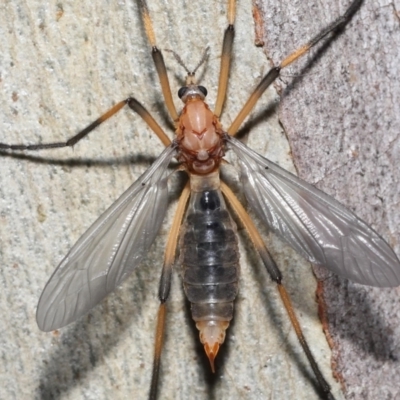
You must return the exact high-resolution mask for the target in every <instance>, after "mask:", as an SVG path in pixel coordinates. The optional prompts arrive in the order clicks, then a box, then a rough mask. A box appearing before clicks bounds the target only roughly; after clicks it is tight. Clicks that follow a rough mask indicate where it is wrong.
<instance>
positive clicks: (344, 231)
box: [227, 137, 400, 287]
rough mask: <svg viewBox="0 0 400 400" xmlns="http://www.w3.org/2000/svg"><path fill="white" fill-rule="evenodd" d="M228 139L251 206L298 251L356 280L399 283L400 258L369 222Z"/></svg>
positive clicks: (390, 283)
mask: <svg viewBox="0 0 400 400" xmlns="http://www.w3.org/2000/svg"><path fill="white" fill-rule="evenodd" d="M227 141H228V143H230V145H231V148H232V150H233V151H234V152H235V153H236V155H237V156H238V158H239V161H240V165H241V181H242V184H243V189H244V192H245V195H246V198H247V200H248V202H249V204H250V206H251V208H253V209H254V211H255V212H256V213H257V215H258V216H259V218H260V219H261V220H263V221H264V222H265V223H267V224H268V226H269V228H270V229H271V230H272V231H274V232H275V233H277V234H279V235H280V236H281V237H282V238H283V239H285V240H286V241H287V242H288V243H289V245H290V246H292V247H293V248H294V249H295V250H296V251H298V252H299V253H300V254H302V255H303V256H304V257H305V258H306V259H308V260H309V261H310V262H312V263H315V264H322V265H325V266H326V267H327V268H329V269H330V270H332V271H333V272H335V273H337V274H339V275H342V276H344V277H346V278H348V279H351V280H352V281H354V282H358V283H362V284H365V285H371V286H380V287H394V286H398V285H399V284H400V261H399V259H398V258H397V256H396V254H395V253H394V252H393V250H392V249H391V248H390V247H389V245H388V244H387V243H386V242H385V241H384V240H383V239H382V238H381V237H380V236H379V235H378V234H377V233H376V232H375V231H374V230H373V229H372V228H370V227H369V226H368V225H367V224H366V223H365V222H363V221H361V220H360V219H359V218H357V217H356V216H355V215H354V214H353V213H352V212H350V211H349V210H347V209H346V208H345V207H343V206H342V205H341V204H340V203H339V202H337V201H336V200H335V199H333V198H332V197H330V196H328V195H327V194H325V193H323V192H321V191H320V190H318V189H317V188H315V187H314V186H312V185H310V184H308V183H306V182H304V181H303V180H301V179H299V178H298V177H296V176H295V175H292V174H291V173H289V172H287V171H285V170H284V169H282V168H280V167H278V166H277V165H276V164H274V163H273V162H271V161H268V160H267V159H265V158H263V157H261V156H260V155H259V154H257V153H256V152H254V151H253V150H251V149H250V148H248V147H247V146H246V145H244V144H243V143H241V142H240V141H238V140H237V139H235V138H233V137H229V138H227Z"/></svg>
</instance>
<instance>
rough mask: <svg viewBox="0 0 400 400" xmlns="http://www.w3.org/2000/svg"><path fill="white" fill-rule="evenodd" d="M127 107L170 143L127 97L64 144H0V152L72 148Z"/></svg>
mask: <svg viewBox="0 0 400 400" xmlns="http://www.w3.org/2000/svg"><path fill="white" fill-rule="evenodd" d="M125 105H128V107H129V108H131V109H132V110H133V111H135V112H136V113H138V114H139V115H140V116H141V117H142V118H143V120H144V121H145V122H146V123H147V124H148V125H149V127H150V128H151V129H152V130H153V132H154V133H155V134H156V135H157V136H158V137H159V138H160V140H161V141H162V142H163V143H164V145H165V146H168V145H169V144H170V143H171V139H170V138H169V137H168V136H167V134H166V133H165V132H164V130H163V129H162V128H161V126H160V125H158V123H157V122H156V121H155V119H154V118H153V117H152V116H151V114H150V113H149V112H148V111H147V110H146V109H145V108H144V107H143V106H142V105H141V104H140V103H139V102H138V101H137V100H136V99H134V98H133V97H129V98H127V99H125V100H123V101H120V102H119V103H117V104H116V105H115V106H114V107H112V108H111V109H109V110H108V111H107V112H106V113H105V114H103V115H102V116H101V117H99V118H97V119H96V121H94V122H92V123H91V124H90V125H89V126H87V127H86V128H85V129H83V130H82V131H80V132H79V133H77V134H76V135H74V136H72V137H71V138H69V139H68V140H67V141H66V142H53V143H43V144H28V145H25V144H6V143H0V150H45V149H54V148H60V147H72V146H74V145H75V144H77V143H78V142H79V141H80V140H81V139H83V138H84V137H85V136H87V135H88V134H89V133H90V132H91V131H92V130H93V129H95V128H97V127H98V126H99V125H100V124H102V123H103V122H104V121H106V120H107V119H109V118H110V117H112V116H113V115H114V114H116V113H117V112H118V111H119V110H120V109H121V108H123V107H124V106H125Z"/></svg>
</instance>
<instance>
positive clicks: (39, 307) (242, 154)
mask: <svg viewBox="0 0 400 400" xmlns="http://www.w3.org/2000/svg"><path fill="white" fill-rule="evenodd" d="M242 155H243V154H242ZM39 309H40V307H39Z"/></svg>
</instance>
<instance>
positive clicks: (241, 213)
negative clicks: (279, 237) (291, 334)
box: [221, 182, 334, 400]
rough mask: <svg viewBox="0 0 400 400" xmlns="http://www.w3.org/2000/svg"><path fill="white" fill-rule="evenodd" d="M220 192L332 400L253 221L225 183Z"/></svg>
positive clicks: (331, 398)
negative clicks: (275, 291) (234, 214)
mask: <svg viewBox="0 0 400 400" xmlns="http://www.w3.org/2000/svg"><path fill="white" fill-rule="evenodd" d="M221 190H222V193H223V194H224V195H225V197H226V198H227V200H228V202H229V204H230V205H231V206H232V208H233V209H234V211H235V212H236V214H237V216H238V217H239V219H240V221H241V222H242V223H243V225H244V227H245V228H246V231H247V232H248V234H249V236H250V239H251V241H252V242H253V245H254V247H255V248H256V250H257V251H258V253H259V254H260V256H261V259H262V261H263V263H264V265H265V267H266V268H267V271H268V273H269V275H270V277H271V279H272V280H273V281H274V282H275V283H276V284H277V286H278V291H279V295H280V297H281V299H282V302H283V304H284V306H285V308H286V311H287V313H288V316H289V319H290V322H291V323H292V326H293V328H294V330H295V332H296V335H297V338H298V340H299V342H300V345H301V347H302V348H303V351H304V353H305V355H306V357H307V359H308V362H309V363H310V366H311V368H312V370H313V372H314V375H315V377H316V378H317V381H318V383H319V386H320V389H321V392H322V393H323V395H324V398H325V399H327V400H334V396H333V394H332V393H331V388H330V385H329V384H328V382H327V381H326V380H325V378H324V376H323V375H322V372H321V370H320V369H319V367H318V364H317V362H316V360H315V358H314V356H313V355H312V353H311V350H310V347H309V346H308V343H307V341H306V339H305V337H304V335H303V331H302V329H301V326H300V324H299V321H298V319H297V317H296V314H295V312H294V309H293V306H292V303H291V301H290V297H289V294H288V293H287V291H286V289H285V287H284V286H283V284H282V274H281V272H280V271H279V268H278V267H277V265H276V264H275V261H274V260H273V258H272V257H271V255H270V254H269V252H268V250H267V248H266V247H265V244H264V242H263V240H262V238H261V236H260V234H259V233H258V230H257V228H256V227H255V225H254V223H253V221H252V220H251V218H250V216H249V215H248V214H247V212H246V210H245V209H244V208H243V206H242V204H241V203H240V202H239V200H238V199H237V198H236V196H235V195H234V194H233V192H232V191H231V189H229V187H228V186H227V185H226V184H225V183H223V182H221Z"/></svg>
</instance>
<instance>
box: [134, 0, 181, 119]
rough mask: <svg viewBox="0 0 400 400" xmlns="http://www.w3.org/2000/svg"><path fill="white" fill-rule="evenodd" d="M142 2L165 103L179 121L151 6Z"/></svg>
mask: <svg viewBox="0 0 400 400" xmlns="http://www.w3.org/2000/svg"><path fill="white" fill-rule="evenodd" d="M141 4H142V18H143V24H144V28H145V31H146V36H147V38H148V39H149V42H150V45H151V56H152V57H153V61H154V65H155V67H156V70H157V74H158V78H159V79H160V84H161V89H162V92H163V95H164V100H165V104H166V106H167V108H168V111H169V113H170V115H171V117H172V119H173V120H174V122H176V121H178V119H179V116H178V113H177V111H176V107H175V104H174V101H173V100H172V94H171V86H170V84H169V80H168V75H167V69H166V68H165V62H164V57H163V55H162V53H161V50H160V49H159V48H158V47H157V44H156V35H155V33H154V28H153V22H152V21H151V18H150V13H149V8H148V7H147V3H146V0H141Z"/></svg>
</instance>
